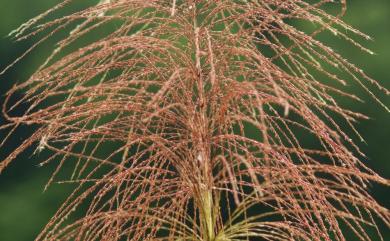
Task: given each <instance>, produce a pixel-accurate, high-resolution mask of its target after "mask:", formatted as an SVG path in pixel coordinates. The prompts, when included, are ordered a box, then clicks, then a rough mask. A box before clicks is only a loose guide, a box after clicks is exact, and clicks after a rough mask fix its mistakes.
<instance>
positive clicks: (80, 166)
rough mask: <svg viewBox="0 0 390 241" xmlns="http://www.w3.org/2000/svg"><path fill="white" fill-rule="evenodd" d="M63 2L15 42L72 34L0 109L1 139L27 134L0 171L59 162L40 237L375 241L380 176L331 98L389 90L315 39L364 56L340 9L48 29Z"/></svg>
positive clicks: (96, 20)
mask: <svg viewBox="0 0 390 241" xmlns="http://www.w3.org/2000/svg"><path fill="white" fill-rule="evenodd" d="M73 2H77V1H72V0H64V1H63V2H62V3H61V4H59V5H57V6H56V7H54V8H53V9H51V10H49V11H48V12H46V13H43V14H42V15H40V16H38V17H37V18H35V19H32V20H30V21H29V22H27V23H26V24H24V25H22V26H21V27H20V28H19V29H17V30H16V31H15V32H13V33H12V34H13V35H14V36H16V37H17V39H19V40H22V39H26V38H29V37H31V36H33V35H42V36H44V37H42V40H41V41H39V42H38V43H37V45H38V44H40V43H42V42H43V41H44V40H46V39H47V38H49V37H51V36H52V35H54V34H56V33H57V32H63V31H69V32H70V34H69V35H68V37H66V38H64V39H63V40H61V41H60V42H58V44H57V46H56V48H55V50H54V52H53V54H52V55H51V56H50V57H49V58H48V59H47V61H46V62H45V63H44V64H43V65H42V66H41V67H40V68H39V69H38V70H37V71H36V72H35V73H34V74H33V75H32V76H31V78H30V79H28V80H27V81H25V82H23V83H21V84H19V85H16V86H15V87H13V88H12V89H11V90H10V91H9V93H8V95H7V99H6V101H5V102H4V104H3V113H4V116H5V117H6V119H7V120H8V121H9V123H8V124H6V125H4V126H3V127H0V128H1V129H4V128H9V129H10V132H9V133H10V135H12V133H13V131H14V130H16V129H17V128H18V127H19V126H21V125H36V124H37V126H38V127H37V130H36V131H35V132H34V134H33V135H32V136H31V137H29V138H28V139H26V140H25V141H24V142H23V143H22V144H21V145H20V146H19V147H18V148H17V149H16V150H14V151H13V152H12V153H11V154H10V155H9V157H8V158H6V159H5V160H3V161H2V162H1V164H0V165H1V166H0V171H2V170H3V169H4V168H5V167H6V166H8V165H9V163H10V162H11V161H12V160H14V159H15V158H16V157H17V156H18V155H19V154H20V153H22V152H24V151H25V150H26V148H28V147H30V146H32V145H35V146H36V151H35V153H36V154H37V153H39V152H41V151H43V150H45V152H48V153H51V155H50V157H49V159H47V160H44V161H43V162H42V163H41V164H42V165H44V164H46V163H49V162H56V163H57V169H56V170H55V172H54V173H53V175H52V177H51V179H50V180H49V183H48V185H49V184H50V183H52V182H53V181H56V182H70V183H76V184H77V185H78V186H77V188H75V190H74V192H73V193H72V194H71V195H70V196H69V198H68V199H67V200H66V201H65V202H64V204H63V205H62V207H61V208H60V209H59V210H58V212H57V213H56V214H55V216H54V217H53V218H52V220H51V221H50V222H49V223H48V224H47V226H46V227H45V228H44V229H43V231H42V232H41V234H40V235H39V236H38V237H37V240H78V241H88V240H134V241H135V240H199V241H200V240H204V241H211V240H214V241H229V240H231V241H233V240H257V239H258V240H316V241H317V240H318V241H323V240H329V241H330V240H338V241H341V240H346V238H345V233H344V232H346V230H347V232H350V233H353V234H354V236H355V237H356V239H360V240H371V238H372V237H370V236H369V234H368V231H367V230H369V229H374V230H375V229H376V230H377V235H378V236H379V237H381V235H380V231H379V229H378V226H377V224H376V221H379V220H381V222H384V224H385V225H387V226H389V225H390V214H389V211H388V210H387V209H386V208H384V207H382V206H380V205H379V204H378V203H377V202H376V201H375V200H374V199H373V198H372V197H371V196H370V194H369V193H368V191H367V187H366V185H367V184H368V183H370V182H376V183H380V184H383V185H386V186H388V185H389V181H388V180H386V179H384V178H382V177H380V176H378V175H377V174H376V173H374V172H373V171H372V170H370V169H369V168H367V167H366V166H365V165H364V164H363V163H362V162H361V160H359V159H360V158H361V157H363V154H362V153H361V152H360V151H359V148H358V146H357V145H356V144H355V143H354V142H353V141H352V140H351V138H350V135H351V134H347V133H346V132H347V131H349V130H345V129H343V128H342V127H341V125H343V126H349V127H350V129H351V130H353V131H354V132H355V133H356V134H357V137H358V138H361V137H360V136H359V134H358V133H357V132H356V131H355V128H354V126H353V124H354V122H356V121H357V120H359V119H361V118H366V117H365V116H364V115H363V114H360V113H355V112H353V111H351V110H348V109H345V108H343V107H342V106H340V105H339V104H338V103H337V101H336V99H335V96H336V95H338V96H343V97H344V98H351V99H355V100H358V101H359V100H360V99H359V98H358V97H357V96H355V95H353V94H350V93H347V92H346V91H343V90H342V87H340V86H342V85H345V84H346V83H347V82H348V81H356V82H357V83H358V84H359V85H361V86H362V87H363V88H364V89H366V90H367V91H368V93H369V94H370V95H371V96H372V97H373V98H374V99H375V100H377V101H378V103H380V104H381V102H380V100H378V99H377V98H376V97H375V96H374V95H373V94H372V93H371V92H370V91H369V90H368V87H366V86H367V85H368V84H370V85H373V86H375V87H376V88H379V89H380V90H382V91H383V92H385V93H386V94H389V92H388V91H387V90H386V89H384V88H382V87H381V86H380V85H379V84H377V82H375V81H374V80H372V79H371V78H369V77H368V76H367V75H365V74H364V73H363V72H362V71H361V70H360V69H359V68H357V67H355V66H354V65H353V64H351V63H349V62H348V61H347V60H345V59H344V58H343V57H342V56H340V55H339V54H338V53H337V52H336V51H335V50H333V49H331V48H330V47H328V46H326V45H324V44H323V43H322V42H320V41H318V40H316V37H317V35H318V34H319V33H322V32H326V31H330V32H331V33H333V34H335V35H337V36H339V37H340V38H343V39H345V40H346V41H348V42H349V43H351V44H353V45H355V46H357V47H358V48H360V49H362V50H363V51H366V52H368V53H371V52H370V51H369V50H367V49H365V48H364V47H363V46H361V45H360V44H359V43H358V42H357V41H356V40H355V38H354V36H355V37H356V38H360V37H362V38H364V39H369V37H368V36H366V35H364V34H363V33H361V32H359V31H358V30H356V29H354V28H352V27H350V26H349V25H347V24H345V23H344V22H343V21H342V20H341V19H340V18H341V16H342V15H343V13H344V12H345V6H346V3H345V1H341V3H334V2H333V1H332V0H317V1H308V0H307V1H306V0H264V1H249V0H230V1H227V0H220V1H218V0H209V1H205V0H177V1H176V0H173V1H168V0H141V1H140V0H104V1H103V0H102V1H100V3H99V4H97V5H93V6H90V7H88V8H86V9H83V10H80V11H78V12H74V13H72V14H69V15H66V16H63V17H59V18H55V19H54V20H53V18H52V19H51V20H47V21H44V20H45V19H46V18H49V17H50V16H51V15H52V14H53V12H55V11H58V10H60V9H62V8H63V7H67V6H68V5H72V4H73ZM327 5H329V6H341V13H340V14H339V15H332V14H330V13H328V12H327V11H325V9H326V8H327ZM307 23H311V24H312V25H311V26H316V28H315V29H311V30H310V28H305V24H307ZM299 26H301V27H302V28H301V30H300V28H299ZM107 29H108V30H107ZM103 30H104V31H103ZM103 32H104V33H103ZM350 36H352V37H350ZM89 37H92V38H93V39H94V40H93V41H90V42H88V40H86V39H88V38H89ZM83 38H84V39H83ZM81 40H83V41H81ZM80 45H81V47H80ZM35 46H36V45H35ZM35 46H33V48H34V47H35ZM28 52H29V51H28ZM15 93H21V94H22V97H20V98H19V99H18V100H12V99H13V98H12V97H13V96H15ZM11 100H12V101H11ZM26 104H27V105H28V108H27V109H26V111H25V112H24V114H22V115H20V116H13V115H11V113H12V111H13V110H14V109H16V108H18V107H19V106H21V105H23V106H26ZM381 105H382V106H383V107H384V108H386V106H384V105H383V104H381ZM386 109H387V108H386ZM336 119H337V120H338V121H336ZM6 139H7V138H6ZM6 139H5V140H4V141H3V142H2V143H1V145H4V144H5V143H6V142H7V140H6ZM303 139H305V140H306V141H303ZM307 142H311V144H310V145H309V144H307ZM65 163H71V165H73V167H74V168H73V173H72V175H71V176H70V179H69V180H65V181H62V180H57V178H56V177H57V174H58V173H59V171H60V169H61V168H62V167H63V166H64V164H65ZM67 165H68V164H67ZM81 206H82V207H83V208H82V207H81ZM75 210H81V211H80V212H81V213H82V214H83V215H82V216H81V218H76V217H75V216H74V215H73V214H74V212H75ZM76 216H77V215H76ZM341 227H343V228H341ZM382 239H383V238H382Z"/></svg>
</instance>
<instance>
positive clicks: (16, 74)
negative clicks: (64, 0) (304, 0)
mask: <svg viewBox="0 0 390 241" xmlns="http://www.w3.org/2000/svg"><path fill="white" fill-rule="evenodd" d="M58 2H60V0H34V1H27V0H0V69H1V70H2V69H4V68H5V67H6V66H7V65H8V64H10V63H11V62H12V61H13V60H15V59H16V58H17V57H18V56H20V55H21V54H22V53H23V52H24V51H25V50H26V49H27V48H28V47H29V46H31V45H32V44H33V43H34V39H30V40H27V41H23V42H18V43H16V42H14V41H12V40H11V39H10V38H8V37H6V36H7V34H8V33H9V32H10V31H12V30H13V29H15V28H17V27H18V26H19V25H20V24H22V23H24V22H25V21H27V20H28V19H30V18H32V17H34V16H36V15H38V14H39V13H42V12H43V11H44V10H46V9H48V8H50V7H51V6H53V5H55V4H56V3H58ZM348 2H349V7H348V12H347V15H346V16H345V18H344V20H345V21H346V22H347V23H349V24H351V25H352V26H354V27H356V28H358V29H360V30H362V31H363V32H365V33H367V34H368V35H370V36H372V37H373V38H374V41H372V42H367V43H366V46H367V47H369V48H370V49H372V50H373V51H374V52H375V53H377V54H376V55H367V54H364V53H362V52H361V51H360V50H358V49H357V48H354V47H351V46H350V44H348V43H346V42H343V41H334V40H333V39H331V38H329V39H327V38H328V37H326V36H325V37H324V39H323V40H324V41H326V42H327V43H328V44H329V45H331V46H332V47H334V48H335V49H337V50H338V51H339V52H341V53H342V54H344V56H345V57H346V58H347V59H348V60H351V62H353V63H355V64H356V65H357V66H359V67H361V68H363V69H364V70H365V72H366V73H368V74H369V75H370V76H371V77H373V78H375V79H377V80H378V81H379V82H380V83H381V84H382V85H383V86H385V87H386V88H387V89H390V81H389V78H390V75H389V72H390V1H389V0H370V1H367V0H349V1H348ZM52 43H53V42H50V41H49V42H48V43H47V45H46V44H45V46H43V47H41V48H39V50H37V51H34V52H33V53H31V54H29V55H28V56H27V57H26V58H25V59H24V60H23V61H21V62H20V63H18V64H16V65H15V66H14V67H13V68H12V69H10V70H9V71H8V72H7V73H6V74H5V75H3V76H0V95H1V97H0V104H1V102H2V101H3V95H4V93H5V92H6V91H7V90H8V89H10V88H11V87H12V85H13V84H15V83H16V82H18V81H23V80H25V79H26V78H28V76H29V75H30V74H31V73H32V72H33V70H34V69H35V68H36V67H37V66H38V65H39V63H42V59H43V57H44V56H47V55H48V53H49V51H50V49H52V47H50V45H51V44H52ZM351 88H354V92H355V93H357V94H358V95H359V96H361V97H362V98H363V99H364V100H367V101H366V103H364V104H361V103H359V104H356V103H343V104H345V105H347V106H349V107H350V108H351V109H353V110H355V111H359V112H362V113H364V114H367V115H368V116H370V117H371V120H368V121H363V122H361V123H359V124H358V126H357V127H358V130H359V131H360V132H361V134H362V135H363V137H365V139H366V141H367V143H368V144H367V145H365V144H360V147H361V148H362V150H363V152H364V153H366V154H367V156H368V157H369V158H368V159H367V160H365V162H366V163H367V165H368V166H369V167H371V168H373V169H374V170H375V171H376V172H378V173H379V174H380V175H382V176H383V177H385V178H390V162H388V160H387V158H388V157H389V156H390V128H389V126H390V114H389V113H387V112H386V111H385V110H384V109H383V108H381V107H380V106H379V105H378V104H376V103H374V102H373V101H372V99H370V97H369V96H368V95H367V94H366V93H365V92H364V91H363V90H362V89H360V88H358V87H357V86H352V87H351ZM374 92H375V94H377V95H378V96H379V97H380V98H381V100H383V102H384V103H385V104H386V105H387V106H390V99H389V97H388V96H384V95H383V94H382V93H380V92H377V91H374ZM3 121H4V120H3V119H2V117H0V123H2V122H3ZM31 131H32V130H29V129H28V128H27V129H20V130H18V132H16V133H15V135H14V140H12V142H9V143H8V146H5V147H3V149H1V150H0V160H2V159H3V158H5V156H6V154H7V153H8V151H11V150H12V149H13V148H15V146H12V144H10V143H15V145H16V143H19V142H20V140H22V139H23V138H24V137H25V136H26V135H28V133H29V132H31ZM4 135H5V132H4V131H3V132H0V140H1V138H3V137H4ZM44 158H45V156H44V154H42V155H38V156H37V157H36V156H34V157H30V156H29V155H28V154H26V155H23V156H20V157H19V158H18V159H17V160H16V161H15V162H14V163H13V164H11V165H10V167H9V168H8V169H6V171H5V172H4V173H2V174H1V175H0V241H25V240H26V241H27V240H33V239H34V237H36V235H37V234H38V233H39V231H40V230H41V229H42V228H43V227H44V225H45V224H46V223H47V222H48V220H49V218H50V217H51V216H52V215H53V214H54V213H55V211H56V209H57V208H58V207H59V205H60V204H61V203H62V201H64V199H65V198H66V196H67V195H68V194H69V192H70V190H71V188H70V187H68V186H66V185H53V186H51V187H50V188H49V189H48V190H47V191H46V192H43V187H44V185H45V183H46V182H47V180H48V178H49V177H50V173H51V172H52V170H53V168H54V166H53V165H51V166H48V167H44V168H38V167H37V163H38V161H39V160H42V159H44ZM371 190H372V193H373V195H374V196H375V198H376V199H377V200H378V201H379V202H380V203H381V204H382V205H384V206H386V207H387V208H390V193H389V189H388V188H384V187H379V186H372V187H371ZM382 227H383V225H382ZM382 229H383V234H384V238H385V240H390V230H389V229H387V228H385V227H383V228H382Z"/></svg>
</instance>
